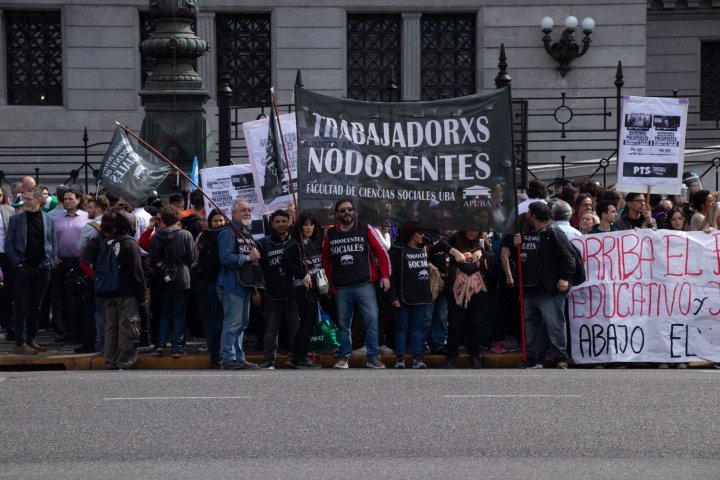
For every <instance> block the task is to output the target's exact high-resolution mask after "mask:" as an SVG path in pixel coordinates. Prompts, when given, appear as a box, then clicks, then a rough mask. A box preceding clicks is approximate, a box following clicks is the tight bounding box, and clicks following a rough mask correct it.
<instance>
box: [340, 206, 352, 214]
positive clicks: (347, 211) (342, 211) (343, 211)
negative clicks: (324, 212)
mask: <svg viewBox="0 0 720 480" xmlns="http://www.w3.org/2000/svg"><path fill="white" fill-rule="evenodd" d="M354 211H355V209H354V208H352V207H349V208H340V209H338V213H341V214H342V213H352V212H354Z"/></svg>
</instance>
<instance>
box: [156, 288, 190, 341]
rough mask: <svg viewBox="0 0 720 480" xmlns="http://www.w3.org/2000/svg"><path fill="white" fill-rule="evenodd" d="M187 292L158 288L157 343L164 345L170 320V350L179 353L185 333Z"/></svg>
mask: <svg viewBox="0 0 720 480" xmlns="http://www.w3.org/2000/svg"><path fill="white" fill-rule="evenodd" d="M187 296H188V292H187V291H185V290H160V303H161V305H162V311H161V312H160V333H159V335H158V337H159V338H158V340H159V342H158V343H159V344H160V346H161V347H165V344H166V343H167V338H168V331H169V330H170V322H171V321H172V352H173V353H179V352H180V351H181V350H182V346H183V337H184V334H185V307H186V305H187Z"/></svg>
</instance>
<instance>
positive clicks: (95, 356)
mask: <svg viewBox="0 0 720 480" xmlns="http://www.w3.org/2000/svg"><path fill="white" fill-rule="evenodd" d="M37 341H38V343H39V344H40V345H41V346H43V347H46V348H47V349H48V351H47V352H45V353H38V354H37V355H13V354H11V353H10V349H11V348H12V347H13V345H14V342H10V341H7V340H5V339H4V335H2V339H0V371H3V370H4V371H8V370H10V371H17V370H104V369H105V360H104V359H103V357H102V354H100V353H99V352H98V353H85V354H76V353H73V349H75V348H77V347H79V344H71V343H58V342H56V341H55V338H54V335H53V333H52V332H51V331H41V332H40V335H39V336H38V339H37ZM504 343H505V345H506V347H508V349H509V350H510V351H508V353H502V354H499V353H491V352H483V355H482V360H483V367H485V368H518V365H519V364H520V362H521V361H522V353H521V352H520V351H519V349H517V345H516V344H515V342H514V341H513V339H509V340H508V341H507V342H504ZM203 344H204V342H203V340H201V339H189V340H188V341H187V342H186V351H187V352H188V354H187V355H185V356H183V357H179V358H172V356H171V355H170V354H169V353H166V354H164V355H158V354H156V353H152V352H147V353H139V354H138V360H137V363H136V365H135V368H136V369H148V370H192V369H209V368H210V356H209V355H208V354H207V353H201V352H199V351H198V349H200V348H201V347H202V346H203ZM246 354H247V359H248V361H251V362H255V363H257V362H259V361H260V360H261V358H262V354H261V353H260V352H258V351H257V350H255V349H254V348H253V347H252V346H247V347H246ZM379 358H381V359H382V361H383V362H384V363H385V366H386V367H387V368H392V367H393V365H394V364H395V355H381V356H379ZM410 358H411V356H410V355H406V359H407V360H406V363H407V364H408V366H409V364H410ZM286 359H287V356H286V355H277V356H276V358H275V366H276V368H288V367H286V366H285V360H286ZM316 361H317V362H318V363H320V364H321V365H322V367H323V368H331V367H332V366H333V364H334V363H335V357H334V356H332V355H319V356H316ZM423 361H424V362H425V363H426V364H427V366H428V368H445V361H446V357H445V356H444V355H430V354H426V355H423ZM469 365H470V359H469V357H468V356H467V355H466V354H464V353H463V354H461V355H460V357H459V359H458V362H457V366H458V367H459V368H468V367H469ZM350 366H351V367H353V368H363V367H364V366H365V356H363V355H353V356H352V357H351V358H350ZM546 366H547V367H551V366H552V361H551V360H550V359H549V358H548V361H547V362H546ZM689 366H690V367H708V366H710V367H712V363H710V362H693V363H690V364H689ZM585 368H587V367H585ZM633 368H654V366H653V365H649V364H641V363H638V364H634V365H633Z"/></svg>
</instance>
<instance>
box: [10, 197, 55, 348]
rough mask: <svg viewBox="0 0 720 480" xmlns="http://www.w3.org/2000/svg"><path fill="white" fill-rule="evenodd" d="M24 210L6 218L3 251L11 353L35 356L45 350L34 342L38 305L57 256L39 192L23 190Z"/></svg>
mask: <svg viewBox="0 0 720 480" xmlns="http://www.w3.org/2000/svg"><path fill="white" fill-rule="evenodd" d="M22 195H23V201H24V203H25V210H24V211H23V212H21V213H19V214H17V215H13V216H12V217H10V223H9V225H8V230H7V235H6V236H5V253H6V254H7V256H8V259H9V260H10V263H11V265H12V266H13V268H14V269H15V347H13V349H12V350H11V353H15V354H20V355H35V354H37V353H38V352H44V351H45V350H46V349H45V348H44V347H41V346H40V345H38V344H37V342H36V341H35V335H36V334H37V329H38V321H39V318H40V306H41V304H42V299H43V296H44V295H45V290H46V289H47V286H48V283H49V282H50V270H51V268H52V266H53V264H54V262H55V259H56V258H57V236H56V235H55V223H54V222H53V221H52V219H51V218H50V217H49V216H48V214H47V213H45V212H43V211H42V210H40V204H41V203H42V198H43V192H42V190H41V189H40V188H37V187H30V188H26V189H25V190H24V191H23V194H22Z"/></svg>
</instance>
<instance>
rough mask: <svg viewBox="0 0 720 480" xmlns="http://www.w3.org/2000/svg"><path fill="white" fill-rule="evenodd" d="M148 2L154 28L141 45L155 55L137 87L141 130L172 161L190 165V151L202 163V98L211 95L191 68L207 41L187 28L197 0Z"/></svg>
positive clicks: (204, 154)
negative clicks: (141, 107)
mask: <svg viewBox="0 0 720 480" xmlns="http://www.w3.org/2000/svg"><path fill="white" fill-rule="evenodd" d="M149 3H150V17H151V18H152V19H153V20H154V21H155V31H154V32H153V33H152V34H151V35H150V37H149V38H148V39H147V40H145V41H143V42H142V45H141V47H142V50H143V53H145V54H146V55H148V56H150V57H153V58H155V59H156V60H157V67H156V68H155V71H153V72H152V74H151V75H150V77H149V78H148V80H147V82H145V88H143V89H142V90H141V91H140V96H141V97H142V99H143V101H144V104H145V119H144V120H143V125H142V131H141V134H142V136H143V137H144V139H145V140H146V141H147V142H148V143H150V144H151V145H152V146H153V147H155V148H156V149H157V150H158V151H160V152H161V153H162V154H163V155H165V156H166V157H167V158H168V159H169V160H170V161H172V162H173V163H175V165H177V166H178V167H179V168H181V169H182V170H184V171H188V170H190V168H191V166H192V161H193V157H195V156H197V157H198V160H200V162H201V163H202V162H204V161H205V160H206V157H207V148H206V147H207V145H206V131H207V120H206V118H205V108H204V104H205V102H206V101H207V99H208V98H209V96H208V92H207V91H206V90H205V88H204V87H203V79H202V77H201V76H200V75H199V74H198V73H197V72H196V71H195V68H194V63H195V59H197V58H200V57H202V56H203V55H204V54H205V52H206V50H207V43H206V42H205V41H204V40H202V39H201V38H199V37H198V36H197V35H195V33H193V31H192V29H191V28H190V27H191V24H192V21H193V20H195V19H196V18H197V4H196V0H150V2H149ZM198 26H199V25H198ZM198 30H200V29H199V28H198ZM171 177H172V178H174V175H171ZM171 185H172V183H171V182H166V185H164V186H163V187H162V188H161V190H163V191H165V192H167V191H169V190H171V189H172V187H171Z"/></svg>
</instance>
